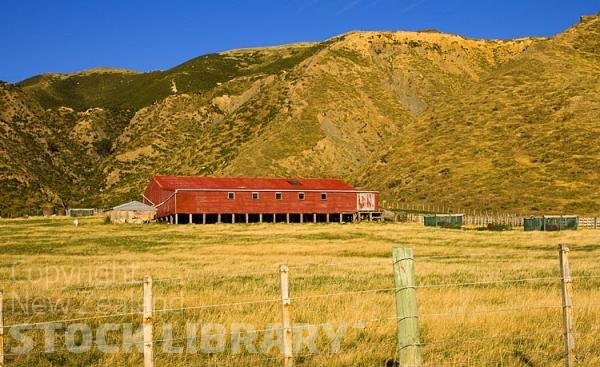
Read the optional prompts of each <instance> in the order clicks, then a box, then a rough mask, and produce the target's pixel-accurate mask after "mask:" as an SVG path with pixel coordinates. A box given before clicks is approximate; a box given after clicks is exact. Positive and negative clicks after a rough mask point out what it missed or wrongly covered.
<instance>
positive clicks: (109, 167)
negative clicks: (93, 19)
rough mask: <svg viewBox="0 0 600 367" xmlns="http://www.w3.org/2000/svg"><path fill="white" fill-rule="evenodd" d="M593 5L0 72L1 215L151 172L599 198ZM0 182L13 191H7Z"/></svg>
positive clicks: (138, 180)
mask: <svg viewBox="0 0 600 367" xmlns="http://www.w3.org/2000/svg"><path fill="white" fill-rule="evenodd" d="M599 79H600V18H599V17H598V16H594V17H587V18H585V20H583V21H582V22H581V23H580V24H578V25H576V26H574V27H572V28H570V29H568V30H566V31H565V32H563V33H561V34H559V35H557V36H555V37H552V38H549V39H539V38H525V39H519V40H509V41H499V40H489V41H485V40H472V39H466V38H463V37H460V36H455V35H448V34H442V33H435V32H352V33H348V34H344V35H341V36H338V37H335V38H332V39H330V40H327V41H325V42H321V43H306V44H292V45H286V46H280V47H272V48H262V49H243V50H234V51H229V52H224V53H220V54H212V55H206V56H201V57H198V58H196V59H193V60H190V61H188V62H186V63H184V64H181V65H179V66H177V67H175V68H173V69H170V70H166V71H156V72H152V73H135V72H131V71H124V70H111V69H96V70H90V71H86V72H83V73H78V74H71V75H63V74H60V75H59V74H47V75H41V76H36V77H33V78H30V79H28V80H25V81H23V82H21V83H18V84H17V85H10V84H1V85H0V124H1V126H2V130H0V134H2V135H1V137H0V152H1V157H2V158H1V160H0V164H2V166H3V170H2V172H3V173H2V174H1V176H0V180H2V182H3V183H2V189H1V190H2V193H5V194H7V195H5V197H7V198H8V200H7V201H5V202H4V203H3V204H2V205H3V206H2V207H0V215H7V214H11V213H16V214H18V213H26V212H28V209H29V212H32V213H33V212H35V210H31V208H33V209H35V208H39V207H40V206H41V205H42V204H43V203H46V202H48V203H51V204H54V205H57V206H60V205H65V206H68V205H77V206H88V205H90V206H91V205H93V206H108V205H114V204H117V203H119V202H121V201H124V200H131V199H135V198H137V197H139V194H140V192H141V191H142V190H143V188H144V186H145V184H146V183H147V180H148V177H149V176H150V175H153V174H159V173H160V174H183V175H187V174H189V175H195V174H200V175H246V176H304V177H307V176H335V177H342V178H345V179H347V180H348V181H349V182H350V183H352V184H354V185H356V186H362V187H369V188H372V189H377V190H380V191H381V192H382V197H383V198H384V199H387V200H402V201H405V202H408V203H427V204H433V205H436V204H437V205H441V204H445V205H449V204H451V205H452V206H455V207H460V208H466V209H481V210H511V211H520V212H523V213H535V212H545V213H560V212H576V213H578V214H597V213H598V212H599V211H600V193H599V192H598V189H597V182H598V181H599V179H600V169H599V168H600V148H599V147H600V126H599V125H598V123H597V117H598V116H599V115H600V97H599V95H600V80H599ZM15 193H16V195H15Z"/></svg>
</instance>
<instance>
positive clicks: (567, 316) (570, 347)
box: [558, 244, 575, 367]
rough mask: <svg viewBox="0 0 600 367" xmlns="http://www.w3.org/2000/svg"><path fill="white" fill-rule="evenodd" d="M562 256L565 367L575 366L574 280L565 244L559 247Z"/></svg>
mask: <svg viewBox="0 0 600 367" xmlns="http://www.w3.org/2000/svg"><path fill="white" fill-rule="evenodd" d="M558 250H559V254H560V278H561V280H560V283H561V291H562V292H561V293H562V309H563V332H564V341H565V367H573V366H574V365H575V337H574V336H573V302H572V300H571V294H572V291H573V279H572V278H571V269H570V268H569V248H568V247H567V245H565V244H560V245H558Z"/></svg>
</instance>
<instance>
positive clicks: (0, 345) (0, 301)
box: [0, 289, 5, 367]
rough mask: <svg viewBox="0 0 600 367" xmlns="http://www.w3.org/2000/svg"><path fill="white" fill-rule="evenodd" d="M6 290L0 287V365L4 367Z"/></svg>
mask: <svg viewBox="0 0 600 367" xmlns="http://www.w3.org/2000/svg"><path fill="white" fill-rule="evenodd" d="M3 310H4V291H3V290H2V289H0V367H4V366H5V364H4V312H3Z"/></svg>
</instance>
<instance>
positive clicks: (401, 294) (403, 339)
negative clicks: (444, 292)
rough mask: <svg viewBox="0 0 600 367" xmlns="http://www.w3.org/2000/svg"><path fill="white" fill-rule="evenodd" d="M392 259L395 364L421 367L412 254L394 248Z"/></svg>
mask: <svg viewBox="0 0 600 367" xmlns="http://www.w3.org/2000/svg"><path fill="white" fill-rule="evenodd" d="M392 259H393V266H394V283H395V285H396V292H395V293H396V317H397V325H398V361H399V362H400V366H402V367H421V366H422V365H423V360H422V357H421V349H420V346H421V342H420V337H419V311H418V309H417V287H416V281H415V272H414V258H413V251H412V249H411V248H406V247H395V248H394V249H393V250H392Z"/></svg>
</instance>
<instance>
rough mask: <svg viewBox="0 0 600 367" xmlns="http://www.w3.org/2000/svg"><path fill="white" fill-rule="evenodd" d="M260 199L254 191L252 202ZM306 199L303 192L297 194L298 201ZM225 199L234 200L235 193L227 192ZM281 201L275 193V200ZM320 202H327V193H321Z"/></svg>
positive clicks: (278, 193) (280, 197)
mask: <svg viewBox="0 0 600 367" xmlns="http://www.w3.org/2000/svg"><path fill="white" fill-rule="evenodd" d="M259 198H260V195H259V193H258V192H256V191H254V192H252V200H258V199H259ZM305 198H306V195H305V194H304V193H303V192H299V193H298V200H304V199H305ZM227 199H229V200H234V199H235V192H232V191H230V192H228V193H227ZM282 199H283V193H281V192H276V193H275V200H282ZM321 200H327V193H326V192H322V193H321Z"/></svg>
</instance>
